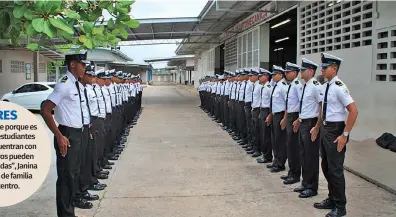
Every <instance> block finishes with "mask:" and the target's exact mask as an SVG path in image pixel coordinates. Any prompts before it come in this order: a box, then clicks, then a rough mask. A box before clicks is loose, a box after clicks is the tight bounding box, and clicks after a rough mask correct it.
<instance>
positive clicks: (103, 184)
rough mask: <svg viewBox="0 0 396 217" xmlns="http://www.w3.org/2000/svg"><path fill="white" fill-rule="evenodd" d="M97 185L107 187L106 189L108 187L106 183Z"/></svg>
mask: <svg viewBox="0 0 396 217" xmlns="http://www.w3.org/2000/svg"><path fill="white" fill-rule="evenodd" d="M96 185H99V186H103V187H105V188H106V187H107V185H106V184H104V183H100V182H99V183H97V184H96Z"/></svg>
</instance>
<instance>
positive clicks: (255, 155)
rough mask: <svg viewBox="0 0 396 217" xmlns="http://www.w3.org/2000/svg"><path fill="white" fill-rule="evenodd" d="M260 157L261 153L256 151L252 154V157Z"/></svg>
mask: <svg viewBox="0 0 396 217" xmlns="http://www.w3.org/2000/svg"><path fill="white" fill-rule="evenodd" d="M260 156H261V153H260V152H258V151H256V152H254V153H253V155H252V157H260Z"/></svg>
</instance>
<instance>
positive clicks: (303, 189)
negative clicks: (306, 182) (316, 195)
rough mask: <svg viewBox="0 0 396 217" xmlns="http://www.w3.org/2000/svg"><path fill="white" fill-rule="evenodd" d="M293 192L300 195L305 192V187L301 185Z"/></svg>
mask: <svg viewBox="0 0 396 217" xmlns="http://www.w3.org/2000/svg"><path fill="white" fill-rule="evenodd" d="M293 191H294V192H300V193H301V192H303V191H305V187H304V186H302V185H301V186H298V187H297V188H295V189H294V190H293Z"/></svg>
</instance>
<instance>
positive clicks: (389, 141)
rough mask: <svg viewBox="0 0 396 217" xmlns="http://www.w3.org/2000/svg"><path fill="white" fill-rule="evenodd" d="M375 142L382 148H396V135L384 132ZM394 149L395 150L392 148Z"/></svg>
mask: <svg viewBox="0 0 396 217" xmlns="http://www.w3.org/2000/svg"><path fill="white" fill-rule="evenodd" d="M375 142H376V143H377V145H379V146H381V147H382V148H385V149H388V148H390V146H392V148H395V149H396V137H395V136H394V135H392V134H390V133H384V134H382V135H381V136H380V137H378V138H377V139H376V140H375ZM392 151H393V150H392Z"/></svg>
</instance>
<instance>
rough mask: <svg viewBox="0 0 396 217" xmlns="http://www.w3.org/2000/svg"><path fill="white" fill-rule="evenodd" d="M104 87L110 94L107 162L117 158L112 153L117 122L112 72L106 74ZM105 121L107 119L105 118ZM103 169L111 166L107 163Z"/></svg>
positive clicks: (113, 74) (113, 73)
mask: <svg viewBox="0 0 396 217" xmlns="http://www.w3.org/2000/svg"><path fill="white" fill-rule="evenodd" d="M106 76H107V77H106V87H107V91H108V92H109V93H110V102H111V118H109V120H110V123H109V124H110V126H109V128H108V129H107V134H108V136H107V141H106V148H105V150H106V152H105V157H106V159H107V160H118V156H117V155H116V154H115V153H114V152H113V150H112V149H113V146H114V141H115V134H116V122H117V101H116V100H117V98H116V92H115V89H114V84H113V82H112V81H113V80H115V79H114V76H115V72H114V71H113V70H111V71H108V73H107V74H106ZM106 119H107V118H106ZM103 169H111V166H110V165H109V164H108V163H107V165H105V166H104V167H103Z"/></svg>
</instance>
